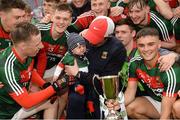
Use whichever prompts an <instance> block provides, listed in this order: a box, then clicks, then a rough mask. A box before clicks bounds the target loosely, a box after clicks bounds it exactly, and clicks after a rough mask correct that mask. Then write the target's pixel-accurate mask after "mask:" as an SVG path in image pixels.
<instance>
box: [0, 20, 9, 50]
mask: <svg viewBox="0 0 180 120" xmlns="http://www.w3.org/2000/svg"><path fill="white" fill-rule="evenodd" d="M11 45H12V41H11V40H10V37H9V33H7V32H5V30H4V29H3V27H2V23H1V19H0V51H2V50H4V49H5V48H7V47H9V46H11Z"/></svg>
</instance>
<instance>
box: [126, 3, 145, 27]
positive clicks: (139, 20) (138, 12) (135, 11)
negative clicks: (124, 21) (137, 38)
mask: <svg viewBox="0 0 180 120" xmlns="http://www.w3.org/2000/svg"><path fill="white" fill-rule="evenodd" d="M139 6H140V5H139V4H135V5H134V6H133V7H132V8H131V9H130V10H129V17H130V18H131V20H132V21H133V23H134V24H136V25H143V24H144V22H145V20H146V16H147V12H148V8H147V7H143V8H140V7H139Z"/></svg>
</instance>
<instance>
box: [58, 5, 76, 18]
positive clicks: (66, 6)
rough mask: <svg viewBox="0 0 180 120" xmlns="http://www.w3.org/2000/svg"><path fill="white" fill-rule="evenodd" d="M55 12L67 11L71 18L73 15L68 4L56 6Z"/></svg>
mask: <svg viewBox="0 0 180 120" xmlns="http://www.w3.org/2000/svg"><path fill="white" fill-rule="evenodd" d="M56 10H57V11H68V12H69V13H70V14H71V16H72V13H73V10H72V8H71V6H69V5H68V4H58V5H57V6H56Z"/></svg>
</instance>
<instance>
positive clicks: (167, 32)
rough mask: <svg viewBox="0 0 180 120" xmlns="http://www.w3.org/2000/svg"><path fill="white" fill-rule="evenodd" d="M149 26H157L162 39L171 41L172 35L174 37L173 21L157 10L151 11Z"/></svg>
mask: <svg viewBox="0 0 180 120" xmlns="http://www.w3.org/2000/svg"><path fill="white" fill-rule="evenodd" d="M148 26H149V27H153V28H156V29H157V30H158V31H159V34H160V39H161V40H162V41H170V39H171V37H173V26H172V24H171V22H170V21H169V20H166V19H165V18H164V17H162V16H161V15H160V14H159V13H157V12H153V11H151V12H150V13H149V19H148Z"/></svg>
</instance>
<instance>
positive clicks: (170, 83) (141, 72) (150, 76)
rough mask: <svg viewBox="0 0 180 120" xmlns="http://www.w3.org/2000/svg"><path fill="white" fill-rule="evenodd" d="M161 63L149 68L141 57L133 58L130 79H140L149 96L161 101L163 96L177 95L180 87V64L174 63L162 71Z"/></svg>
mask: <svg viewBox="0 0 180 120" xmlns="http://www.w3.org/2000/svg"><path fill="white" fill-rule="evenodd" d="M158 66H159V64H156V65H155V66H154V67H153V68H152V69H148V68H147V67H146V64H145V63H144V60H143V59H142V58H141V57H135V58H133V59H131V63H130V67H129V79H128V81H139V82H140V83H141V85H142V86H143V88H144V89H145V90H146V92H147V94H148V96H150V97H152V98H153V99H155V100H157V101H160V102H161V99H162V96H168V97H176V96H177V92H178V90H179V89H180V79H179V78H180V66H179V65H178V64H176V63H175V64H174V65H173V66H172V67H171V68H170V69H169V70H167V71H165V72H160V70H159V69H158Z"/></svg>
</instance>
